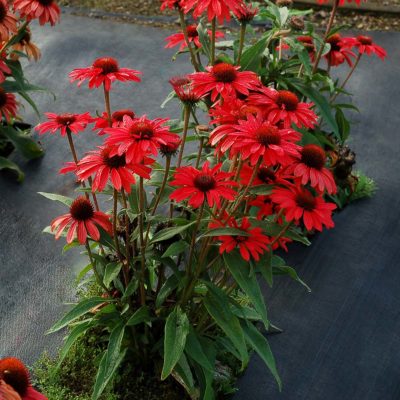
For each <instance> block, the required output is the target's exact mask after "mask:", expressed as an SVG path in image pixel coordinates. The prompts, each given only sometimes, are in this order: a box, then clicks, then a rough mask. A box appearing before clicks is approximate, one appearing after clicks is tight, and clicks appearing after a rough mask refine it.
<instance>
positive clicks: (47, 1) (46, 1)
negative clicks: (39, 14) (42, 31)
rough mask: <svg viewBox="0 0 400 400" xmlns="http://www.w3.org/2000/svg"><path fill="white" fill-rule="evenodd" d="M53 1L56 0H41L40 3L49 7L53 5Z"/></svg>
mask: <svg viewBox="0 0 400 400" xmlns="http://www.w3.org/2000/svg"><path fill="white" fill-rule="evenodd" d="M53 1H54V0H39V3H40V4H41V5H42V6H49V5H51V4H52V3H53Z"/></svg>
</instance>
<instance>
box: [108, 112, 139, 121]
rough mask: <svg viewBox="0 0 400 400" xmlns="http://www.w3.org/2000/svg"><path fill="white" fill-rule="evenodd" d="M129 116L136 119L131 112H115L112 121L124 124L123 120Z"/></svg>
mask: <svg viewBox="0 0 400 400" xmlns="http://www.w3.org/2000/svg"><path fill="white" fill-rule="evenodd" d="M125 115H126V116H128V117H130V118H132V119H133V118H135V113H134V112H133V111H131V110H119V111H115V112H114V113H113V114H112V119H113V120H115V121H118V122H122V120H123V119H124V117H125Z"/></svg>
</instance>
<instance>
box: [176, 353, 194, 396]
mask: <svg viewBox="0 0 400 400" xmlns="http://www.w3.org/2000/svg"><path fill="white" fill-rule="evenodd" d="M172 376H173V377H174V378H175V380H176V381H177V382H179V383H180V384H181V385H182V386H183V387H184V388H185V390H186V391H187V392H188V394H189V396H190V398H191V399H193V400H197V399H198V398H199V393H198V392H199V391H198V389H197V388H196V387H195V384H194V379H193V374H192V371H191V369H190V366H189V364H188V362H187V359H186V357H185V354H182V356H181V358H180V359H179V361H178V363H177V364H176V366H175V369H174V370H173V371H172Z"/></svg>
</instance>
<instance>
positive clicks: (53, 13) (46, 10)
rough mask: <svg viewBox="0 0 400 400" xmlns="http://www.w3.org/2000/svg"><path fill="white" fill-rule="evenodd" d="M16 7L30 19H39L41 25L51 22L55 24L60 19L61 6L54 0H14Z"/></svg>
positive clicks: (16, 9)
mask: <svg viewBox="0 0 400 400" xmlns="http://www.w3.org/2000/svg"><path fill="white" fill-rule="evenodd" d="M14 9H15V11H19V12H20V14H21V16H22V17H26V19H27V20H28V21H31V20H32V19H36V18H38V19H39V23H40V25H44V24H45V23H46V22H50V24H51V25H52V26H54V25H55V24H56V23H57V22H58V21H59V19H60V13H61V10H60V7H58V5H57V3H56V2H55V1H54V0H14Z"/></svg>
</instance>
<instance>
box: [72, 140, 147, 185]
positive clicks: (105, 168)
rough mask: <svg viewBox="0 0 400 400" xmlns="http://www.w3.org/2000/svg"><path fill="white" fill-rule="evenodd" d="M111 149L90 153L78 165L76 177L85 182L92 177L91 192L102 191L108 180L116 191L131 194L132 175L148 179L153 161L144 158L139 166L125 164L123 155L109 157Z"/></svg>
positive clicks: (133, 178)
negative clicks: (122, 189) (122, 190)
mask: <svg viewBox="0 0 400 400" xmlns="http://www.w3.org/2000/svg"><path fill="white" fill-rule="evenodd" d="M110 153H111V148H109V147H99V150H93V151H90V152H89V153H88V154H87V155H86V156H85V157H83V158H82V160H80V161H79V163H78V169H77V176H78V178H79V179H80V180H85V179H87V178H89V177H90V176H92V175H94V179H93V184H92V191H93V192H96V191H99V192H101V191H103V190H104V188H105V186H106V185H107V182H108V180H109V179H110V181H111V183H112V185H113V186H114V188H115V189H117V190H118V191H121V188H124V190H125V192H127V193H130V192H131V185H133V184H134V183H135V182H136V181H135V177H134V176H133V174H137V175H139V176H141V177H142V178H145V179H150V172H151V168H149V167H147V166H146V165H151V164H152V163H153V162H154V160H152V159H150V158H147V157H146V158H145V159H144V160H143V162H142V163H141V164H132V163H130V164H127V163H126V160H125V155H124V154H122V155H120V156H119V155H115V156H110Z"/></svg>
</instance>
